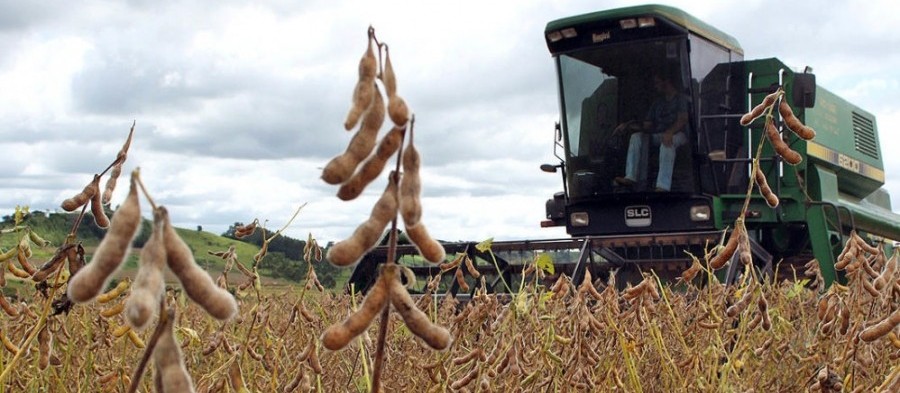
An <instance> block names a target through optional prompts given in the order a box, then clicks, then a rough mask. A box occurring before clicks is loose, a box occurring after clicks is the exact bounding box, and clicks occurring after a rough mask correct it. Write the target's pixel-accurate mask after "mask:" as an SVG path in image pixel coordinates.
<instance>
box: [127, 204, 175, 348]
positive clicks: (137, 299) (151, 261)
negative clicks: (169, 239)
mask: <svg viewBox="0 0 900 393" xmlns="http://www.w3.org/2000/svg"><path fill="white" fill-rule="evenodd" d="M158 210H159V209H156V211H154V212H153V233H151V234H150V237H149V238H148V239H147V242H146V243H144V247H143V248H142V249H141V258H140V266H139V267H138V272H137V275H136V276H135V278H134V284H133V285H132V286H131V295H129V296H128V300H127V301H126V303H125V309H126V311H125V317H126V319H127V320H128V323H129V324H130V325H131V326H132V327H133V328H135V329H137V330H141V329H143V328H144V327H145V326H146V325H147V322H149V321H150V318H151V317H152V316H153V315H154V314H155V313H156V311H157V309H158V308H159V301H160V300H161V299H162V297H163V294H164V293H165V290H166V286H165V282H164V277H163V268H164V267H165V266H166V244H165V241H164V238H163V236H164V235H163V233H164V232H163V231H164V230H165V223H164V219H163V215H162V214H160V213H159V212H158Z"/></svg>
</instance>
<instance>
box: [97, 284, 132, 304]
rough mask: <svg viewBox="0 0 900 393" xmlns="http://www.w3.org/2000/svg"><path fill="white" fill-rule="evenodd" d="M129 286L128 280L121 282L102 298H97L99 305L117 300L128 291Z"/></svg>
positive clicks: (102, 295) (101, 296)
mask: <svg viewBox="0 0 900 393" xmlns="http://www.w3.org/2000/svg"><path fill="white" fill-rule="evenodd" d="M129 285H130V282H129V281H128V279H125V280H122V281H119V283H118V284H116V287H115V288H113V289H111V290H109V291H108V292H105V293H103V294H101V295H100V296H97V303H100V304H103V303H109V302H111V301H113V300H115V299H116V298H118V297H119V295H121V294H123V293H125V290H126V289H128V287H129Z"/></svg>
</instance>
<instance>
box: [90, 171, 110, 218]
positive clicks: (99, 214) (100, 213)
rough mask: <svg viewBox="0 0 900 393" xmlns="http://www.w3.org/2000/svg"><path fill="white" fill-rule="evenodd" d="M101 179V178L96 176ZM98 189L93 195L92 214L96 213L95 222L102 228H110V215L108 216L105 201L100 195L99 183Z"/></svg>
mask: <svg viewBox="0 0 900 393" xmlns="http://www.w3.org/2000/svg"><path fill="white" fill-rule="evenodd" d="M96 179H97V180H99V179H100V178H99V177H98V178H96ZM97 188H98V191H97V192H96V193H95V194H94V196H93V197H91V214H93V215H94V223H95V224H97V226H98V227H100V228H104V229H106V228H108V227H109V217H107V216H106V211H105V210H104V209H103V202H102V200H101V196H100V191H99V188H100V185H99V183H98V184H97Z"/></svg>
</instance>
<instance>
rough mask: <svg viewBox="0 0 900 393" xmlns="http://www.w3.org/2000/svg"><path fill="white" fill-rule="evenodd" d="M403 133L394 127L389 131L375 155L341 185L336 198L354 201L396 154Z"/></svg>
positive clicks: (399, 128) (403, 130)
mask: <svg viewBox="0 0 900 393" xmlns="http://www.w3.org/2000/svg"><path fill="white" fill-rule="evenodd" d="M405 131H406V129H405V128H402V127H394V128H393V129H391V131H390V132H388V133H387V135H385V136H384V138H382V139H381V142H379V143H378V148H377V149H376V150H375V153H374V154H373V155H370V156H369V158H367V159H366V160H365V161H364V162H363V163H362V166H361V167H360V168H359V170H358V171H356V173H354V174H353V176H351V177H350V179H348V180H347V181H346V182H345V183H344V184H342V185H341V187H340V189H338V193H337V196H338V198H340V199H341V200H344V201H349V200H353V199H356V197H358V196H359V194H361V193H362V192H363V190H364V189H365V188H366V186H368V185H369V183H371V182H372V180H375V178H376V177H378V175H380V174H381V172H382V171H383V170H384V167H385V165H386V164H387V161H388V159H390V158H391V156H393V155H394V153H396V152H397V149H399V148H400V144H401V143H402V141H403V133H404V132H405Z"/></svg>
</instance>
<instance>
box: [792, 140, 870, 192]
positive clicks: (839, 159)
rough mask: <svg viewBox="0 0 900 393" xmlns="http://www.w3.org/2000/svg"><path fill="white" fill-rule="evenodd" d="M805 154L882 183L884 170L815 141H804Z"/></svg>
mask: <svg viewBox="0 0 900 393" xmlns="http://www.w3.org/2000/svg"><path fill="white" fill-rule="evenodd" d="M806 154H808V155H809V156H810V157H816V158H818V159H820V160H823V161H827V162H830V163H832V164H834V165H837V166H839V167H841V168H844V169H846V170H849V171H853V172H856V173H859V174H860V175H863V176H865V177H868V178H870V179H873V180H877V181H879V182H882V183H884V171H883V170H881V169H878V168H876V167H874V166H871V165H869V164H866V163H864V162H862V161H860V160H857V159H855V158H852V157H850V156H847V155H844V154H841V153H838V152H836V151H834V150H831V149H829V148H827V147H825V146H822V145H820V144H818V143H815V142H806Z"/></svg>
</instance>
